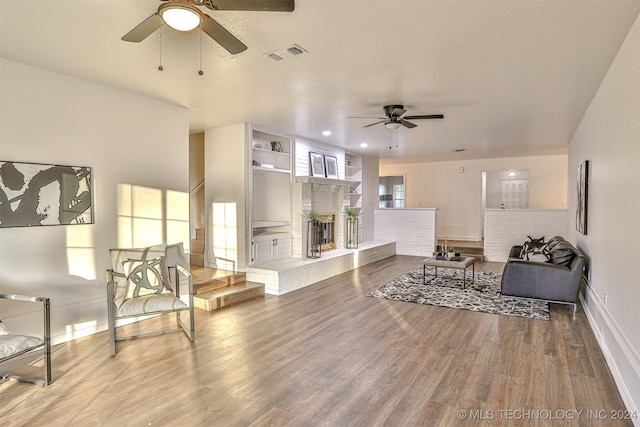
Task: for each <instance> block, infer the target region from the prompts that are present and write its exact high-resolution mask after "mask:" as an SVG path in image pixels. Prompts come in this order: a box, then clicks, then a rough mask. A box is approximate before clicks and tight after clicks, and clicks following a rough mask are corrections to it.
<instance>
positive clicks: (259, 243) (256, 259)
mask: <svg viewBox="0 0 640 427" xmlns="http://www.w3.org/2000/svg"><path fill="white" fill-rule="evenodd" d="M273 249H274V246H273V239H270V238H266V239H264V238H258V237H256V238H254V239H253V263H254V264H257V263H260V262H264V261H268V260H271V259H273Z"/></svg>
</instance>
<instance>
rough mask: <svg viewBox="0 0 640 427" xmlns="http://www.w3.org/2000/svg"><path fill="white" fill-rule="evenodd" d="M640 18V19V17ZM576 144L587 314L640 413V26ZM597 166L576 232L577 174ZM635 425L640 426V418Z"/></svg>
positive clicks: (572, 161)
mask: <svg viewBox="0 0 640 427" xmlns="http://www.w3.org/2000/svg"><path fill="white" fill-rule="evenodd" d="M639 20H640V18H639ZM639 20H636V22H635V24H634V26H633V27H632V29H631V30H630V32H629V35H628V36H627V38H626V40H625V41H624V43H623V45H622V46H621V48H620V50H619V52H618V55H617V56H616V58H615V60H614V62H613V63H612V65H611V68H610V69H609V71H608V73H607V75H606V76H605V78H604V80H603V81H602V83H601V86H600V88H599V89H598V92H597V93H596V95H595V96H594V98H593V100H592V102H591V105H590V106H589V108H588V110H587V112H586V113H585V115H584V117H583V119H582V123H581V124H580V126H579V127H578V129H577V131H576V133H575V135H574V136H573V138H572V140H571V143H570V146H569V162H568V164H569V169H568V176H569V215H570V227H569V231H570V233H569V238H570V239H571V240H572V241H573V242H574V243H575V244H576V245H577V246H578V247H580V248H581V249H582V250H583V251H585V252H586V253H587V254H588V258H589V266H588V268H589V277H590V278H589V285H588V286H587V288H586V294H585V298H584V303H583V305H584V307H585V311H586V312H587V314H588V316H589V320H590V322H591V324H592V328H593V330H594V332H595V334H596V336H597V337H598V339H599V341H600V345H601V346H602V347H603V351H604V353H605V356H606V358H607V361H608V363H609V366H610V368H611V370H612V373H613V375H614V378H615V379H616V382H617V383H618V386H619V389H620V391H621V393H622V395H623V399H624V400H625V403H626V404H627V408H628V409H629V410H635V411H636V414H637V413H638V411H640V332H639V331H640V329H639V328H638V327H639V326H640V309H639V308H640V285H639V284H638V266H639V265H640V247H639V246H638V242H640V221H639V220H638V219H639V218H640V184H639V183H640V168H639V167H638V165H640V21H639ZM584 160H589V162H590V165H589V166H590V172H589V190H588V219H587V221H588V229H587V232H588V234H587V235H586V236H585V235H582V234H580V233H578V232H577V231H575V225H574V224H575V219H574V214H573V213H574V212H575V208H576V202H575V200H576V188H575V186H576V184H575V183H576V170H577V167H578V165H579V164H580V163H581V162H583V161H584ZM635 424H636V425H637V426H640V420H638V419H636V420H635Z"/></svg>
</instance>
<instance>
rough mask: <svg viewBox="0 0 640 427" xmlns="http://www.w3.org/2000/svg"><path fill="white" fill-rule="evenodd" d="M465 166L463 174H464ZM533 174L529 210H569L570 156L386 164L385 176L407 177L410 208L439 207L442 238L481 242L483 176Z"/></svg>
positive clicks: (406, 204) (383, 166)
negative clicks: (505, 171) (491, 174)
mask: <svg viewBox="0 0 640 427" xmlns="http://www.w3.org/2000/svg"><path fill="white" fill-rule="evenodd" d="M460 168H464V172H463V173H460ZM511 169H515V170H526V171H528V172H529V207H530V208H534V209H563V208H566V207H567V156H566V155H555V156H536V157H513V158H499V159H480V160H464V161H462V160H461V161H452V162H434V163H410V164H392V163H387V162H381V164H380V175H381V176H387V175H405V176H406V181H405V198H406V200H405V207H407V208H437V209H438V230H437V232H438V237H444V236H448V237H449V238H453V239H455V238H459V239H470V240H480V239H481V238H482V224H483V218H482V172H485V171H486V172H489V171H493V172H497V171H504V170H511Z"/></svg>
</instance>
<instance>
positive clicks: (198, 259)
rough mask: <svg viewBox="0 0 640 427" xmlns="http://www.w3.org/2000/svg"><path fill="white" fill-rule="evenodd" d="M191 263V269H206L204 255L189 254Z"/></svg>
mask: <svg viewBox="0 0 640 427" xmlns="http://www.w3.org/2000/svg"><path fill="white" fill-rule="evenodd" d="M189 262H190V265H191V268H193V267H204V255H203V254H194V253H191V254H189Z"/></svg>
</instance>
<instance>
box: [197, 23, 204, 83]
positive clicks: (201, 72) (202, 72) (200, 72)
mask: <svg viewBox="0 0 640 427" xmlns="http://www.w3.org/2000/svg"><path fill="white" fill-rule="evenodd" d="M198 74H199V75H203V74H204V71H202V31H201V32H200V70H199V71H198Z"/></svg>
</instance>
